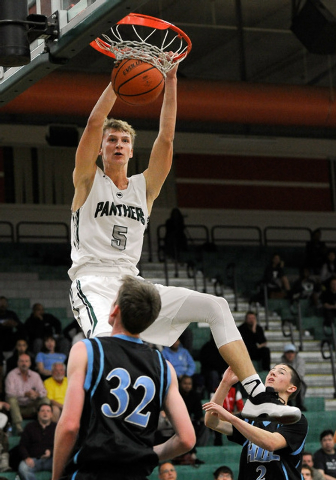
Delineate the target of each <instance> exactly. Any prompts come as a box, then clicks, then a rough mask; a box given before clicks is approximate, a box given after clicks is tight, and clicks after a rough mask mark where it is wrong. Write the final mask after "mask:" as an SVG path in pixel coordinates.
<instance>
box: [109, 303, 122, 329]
mask: <svg viewBox="0 0 336 480" xmlns="http://www.w3.org/2000/svg"><path fill="white" fill-rule="evenodd" d="M119 312H120V308H119V306H118V305H112V307H111V311H110V315H109V319H108V323H109V324H110V325H113V323H114V320H115V318H116V316H117V315H118V313H119Z"/></svg>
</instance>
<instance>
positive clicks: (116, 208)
mask: <svg viewBox="0 0 336 480" xmlns="http://www.w3.org/2000/svg"><path fill="white" fill-rule="evenodd" d="M128 181H129V183H128V187H127V189H125V190H119V189H118V188H117V187H116V186H115V184H114V183H113V181H112V180H111V179H110V178H109V177H108V176H107V175H105V174H104V172H103V171H102V170H101V169H100V168H99V167H97V170H96V174H95V178H94V181H93V184H92V188H91V191H90V193H89V195H88V198H87V199H86V201H85V203H84V204H83V205H82V207H81V208H79V209H78V210H77V211H76V212H73V213H72V218H71V259H72V266H71V268H70V269H69V272H68V273H69V276H70V278H71V280H74V279H75V278H77V277H78V276H83V275H102V276H119V275H121V274H125V273H129V274H132V275H137V274H138V269H137V268H136V265H137V263H138V262H139V260H140V256H141V251H142V244H143V236H144V233H145V230H146V227H147V223H148V210H147V202H146V180H145V177H144V176H143V174H139V175H133V176H131V177H129V178H128Z"/></svg>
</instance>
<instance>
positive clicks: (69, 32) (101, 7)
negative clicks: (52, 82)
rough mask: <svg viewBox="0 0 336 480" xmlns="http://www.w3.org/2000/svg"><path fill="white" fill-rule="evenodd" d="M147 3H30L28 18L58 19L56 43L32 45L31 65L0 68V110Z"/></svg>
mask: <svg viewBox="0 0 336 480" xmlns="http://www.w3.org/2000/svg"><path fill="white" fill-rule="evenodd" d="M146 2H147V0H28V9H29V14H41V15H45V16H47V17H48V18H50V17H53V16H57V17H58V23H59V34H58V38H57V39H56V40H52V41H50V40H45V39H43V38H38V39H37V40H35V41H34V42H32V43H31V44H30V51H31V61H30V63H29V64H28V65H24V66H19V67H9V68H6V67H1V66H0V108H1V107H2V106H4V105H6V103H8V102H10V101H11V100H13V99H14V98H15V97H17V96H18V95H19V94H20V93H22V92H24V91H25V90H27V89H28V88H29V87H30V86H31V85H33V84H34V83H36V82H37V81H39V80H40V79H42V78H43V77H45V76H46V75H48V74H49V73H51V72H52V71H53V70H56V69H57V68H59V67H60V66H61V65H64V64H65V63H67V62H70V61H71V58H73V57H74V56H75V55H76V54H77V53H78V52H80V51H81V50H82V49H84V48H85V47H86V46H87V45H88V44H90V42H92V41H93V40H94V39H95V38H96V37H97V36H98V35H100V34H101V32H103V31H107V30H108V29H109V28H110V27H111V25H113V24H114V23H116V22H117V21H119V20H120V19H121V18H123V17H124V16H126V15H127V14H129V13H130V12H132V10H133V9H135V8H139V6H141V5H144V4H145V3H146Z"/></svg>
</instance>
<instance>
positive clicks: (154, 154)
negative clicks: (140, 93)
mask: <svg viewBox="0 0 336 480" xmlns="http://www.w3.org/2000/svg"><path fill="white" fill-rule="evenodd" d="M176 72H177V65H176V66H175V67H174V68H173V69H172V70H170V71H169V72H168V73H167V77H166V81H165V92H164V97H163V103H162V107H161V114H160V128H159V134H158V136H157V138H156V140H155V142H154V145H153V148H152V151H151V155H150V158H149V164H148V168H147V170H145V172H144V175H145V178H146V183H147V205H148V208H149V211H151V208H152V206H153V202H154V200H155V199H156V198H157V197H158V195H159V193H160V190H161V187H162V185H163V183H164V181H165V180H166V178H167V175H168V173H169V172H170V169H171V166H172V159H173V141H174V135H175V125H176V110H177V77H176Z"/></svg>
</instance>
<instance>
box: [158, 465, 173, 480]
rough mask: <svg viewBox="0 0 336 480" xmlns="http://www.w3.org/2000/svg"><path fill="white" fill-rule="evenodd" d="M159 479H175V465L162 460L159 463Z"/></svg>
mask: <svg viewBox="0 0 336 480" xmlns="http://www.w3.org/2000/svg"><path fill="white" fill-rule="evenodd" d="M159 479H160V480H177V473H176V470H175V467H174V465H173V464H172V463H170V462H164V463H161V465H159Z"/></svg>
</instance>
